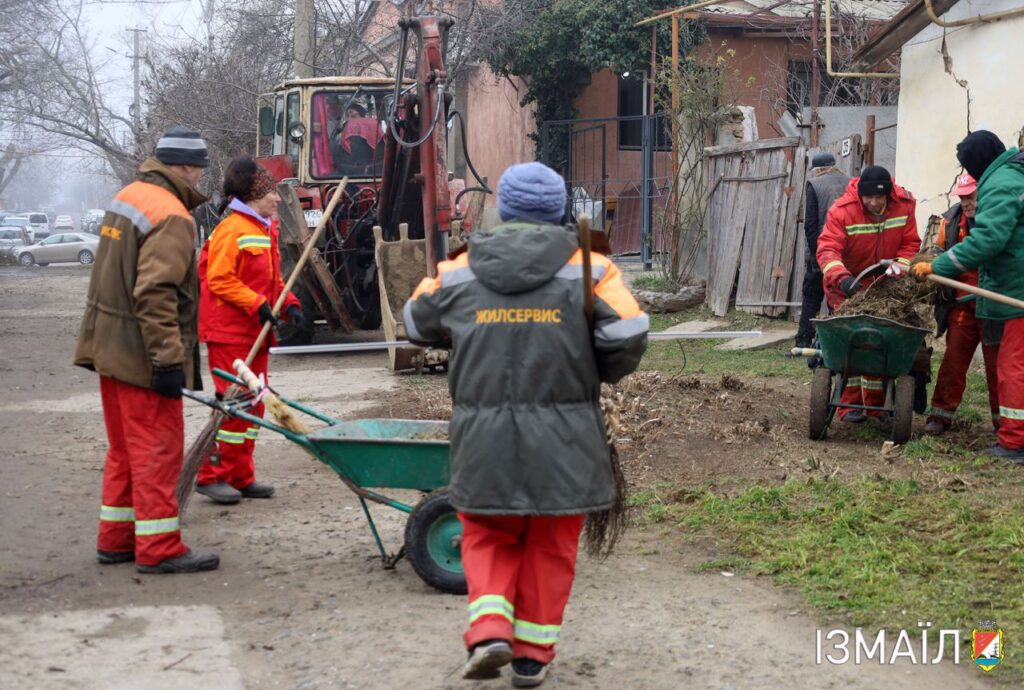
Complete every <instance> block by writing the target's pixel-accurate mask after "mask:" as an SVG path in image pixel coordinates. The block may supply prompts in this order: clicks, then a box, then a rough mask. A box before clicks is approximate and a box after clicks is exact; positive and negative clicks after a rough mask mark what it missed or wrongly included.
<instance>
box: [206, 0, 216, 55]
mask: <svg viewBox="0 0 1024 690" xmlns="http://www.w3.org/2000/svg"><path fill="white" fill-rule="evenodd" d="M215 3H216V0H206V1H205V2H204V3H203V23H204V24H206V47H207V49H209V50H212V49H213V10H214V6H215Z"/></svg>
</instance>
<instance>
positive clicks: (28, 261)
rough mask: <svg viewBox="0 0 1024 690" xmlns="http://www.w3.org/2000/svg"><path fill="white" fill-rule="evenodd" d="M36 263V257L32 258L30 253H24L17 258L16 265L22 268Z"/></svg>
mask: <svg viewBox="0 0 1024 690" xmlns="http://www.w3.org/2000/svg"><path fill="white" fill-rule="evenodd" d="M35 262H36V257H34V256H32V254H31V253H29V252H25V253H24V254H21V255H19V256H18V263H19V264H21V265H22V266H32V265H34V264H35Z"/></svg>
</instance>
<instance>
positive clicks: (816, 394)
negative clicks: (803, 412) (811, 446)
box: [807, 367, 832, 441]
mask: <svg viewBox="0 0 1024 690" xmlns="http://www.w3.org/2000/svg"><path fill="white" fill-rule="evenodd" d="M831 398H832V370H831V369H829V368H828V367H818V368H817V369H815V370H814V378H813V379H812V380H811V417H810V424H809V425H808V430H807V436H808V437H809V438H810V439H811V440H812V441H822V440H824V439H825V436H826V435H827V434H828V423H829V420H830V417H831V415H829V413H828V406H829V403H830V402H831Z"/></svg>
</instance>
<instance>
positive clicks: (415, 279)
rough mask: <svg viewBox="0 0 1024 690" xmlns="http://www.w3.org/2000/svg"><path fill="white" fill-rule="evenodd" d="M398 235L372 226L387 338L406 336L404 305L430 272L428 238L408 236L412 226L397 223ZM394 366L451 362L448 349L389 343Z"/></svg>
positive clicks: (396, 367) (402, 337) (391, 362)
mask: <svg viewBox="0 0 1024 690" xmlns="http://www.w3.org/2000/svg"><path fill="white" fill-rule="evenodd" d="M398 235H399V237H398V239H397V240H393V241H388V240H385V239H384V237H383V233H382V230H381V227H380V226H379V225H378V226H375V227H374V228H373V238H374V241H375V242H374V257H375V258H376V261H377V284H378V286H379V287H380V312H381V325H382V326H383V327H384V339H385V340H389V341H390V340H405V339H407V338H408V335H407V334H406V332H405V323H404V322H403V320H402V309H403V308H404V307H405V303H406V302H407V301H408V300H409V298H410V297H412V293H413V291H414V290H415V289H416V286H417V285H419V284H420V281H421V280H422V279H423V278H424V277H425V276H426V275H427V241H426V240H424V239H419V240H411V239H409V226H408V225H407V224H406V223H401V224H399V226H398ZM388 359H389V360H390V364H391V370H392V371H400V370H402V369H423V368H424V367H436V366H444V365H445V364H447V363H448V352H447V351H446V350H424V349H423V348H421V347H415V346H407V347H389V348H388Z"/></svg>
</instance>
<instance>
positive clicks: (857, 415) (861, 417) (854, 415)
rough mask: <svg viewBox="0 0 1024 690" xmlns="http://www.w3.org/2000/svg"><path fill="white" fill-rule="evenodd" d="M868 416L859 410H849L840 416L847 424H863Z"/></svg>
mask: <svg viewBox="0 0 1024 690" xmlns="http://www.w3.org/2000/svg"><path fill="white" fill-rule="evenodd" d="M867 418H868V416H867V415H866V414H864V413H863V412H861V411H860V410H850V411H849V412H847V413H846V414H844V415H843V416H842V420H843V421H844V422H847V423H848V424H863V423H864V422H865V421H867Z"/></svg>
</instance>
